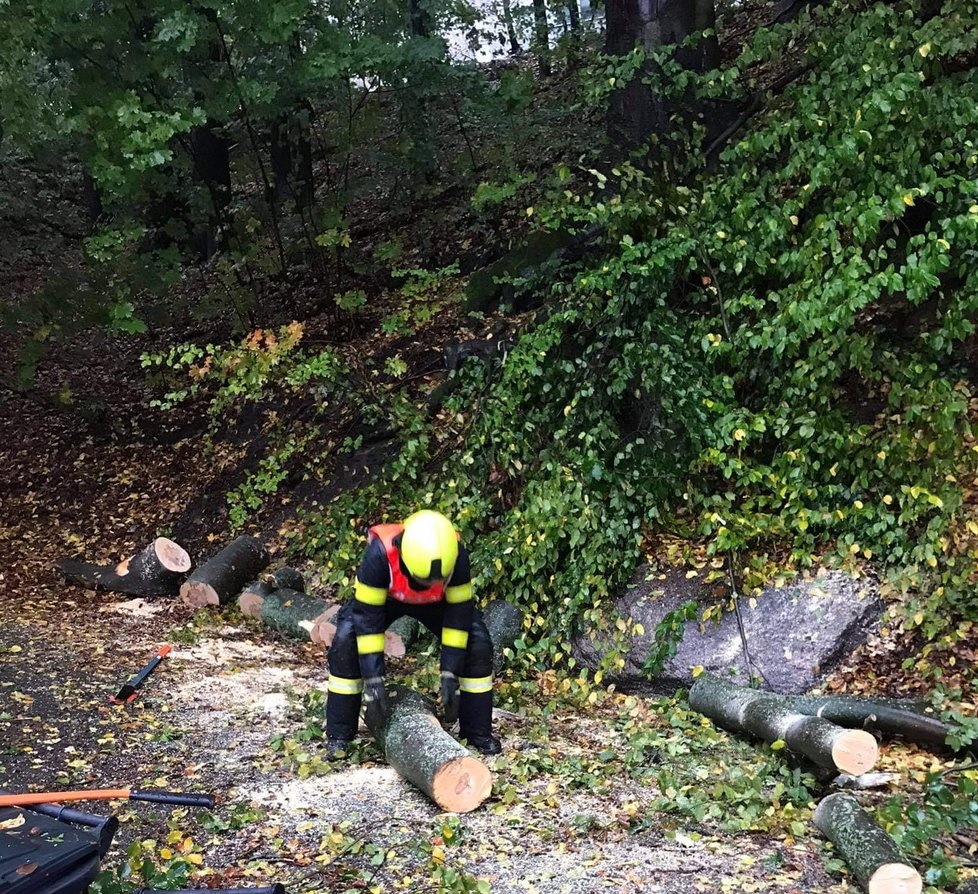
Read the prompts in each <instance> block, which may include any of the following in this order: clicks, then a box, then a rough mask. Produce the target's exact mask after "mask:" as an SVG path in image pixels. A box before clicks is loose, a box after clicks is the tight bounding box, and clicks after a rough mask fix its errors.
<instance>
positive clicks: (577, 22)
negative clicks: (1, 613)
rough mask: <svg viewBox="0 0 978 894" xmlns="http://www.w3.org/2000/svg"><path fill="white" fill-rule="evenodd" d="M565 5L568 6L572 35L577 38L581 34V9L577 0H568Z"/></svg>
mask: <svg viewBox="0 0 978 894" xmlns="http://www.w3.org/2000/svg"><path fill="white" fill-rule="evenodd" d="M565 5H566V6H567V17H568V19H569V20H570V33H571V34H572V35H574V37H575V38H577V37H579V36H580V33H581V7H580V6H579V5H578V2H577V0H566V3H565Z"/></svg>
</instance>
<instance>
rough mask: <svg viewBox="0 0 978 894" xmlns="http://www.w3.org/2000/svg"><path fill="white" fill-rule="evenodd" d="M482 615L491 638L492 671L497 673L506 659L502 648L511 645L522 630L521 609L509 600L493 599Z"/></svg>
mask: <svg viewBox="0 0 978 894" xmlns="http://www.w3.org/2000/svg"><path fill="white" fill-rule="evenodd" d="M482 616H483V619H484V620H485V622H486V628H487V629H488V630H489V636H490V638H491V639H492V671H493V673H494V674H498V673H499V671H500V670H501V669H502V666H503V663H504V662H505V660H506V658H505V656H504V655H503V650H504V649H508V648H509V647H510V646H512V645H513V643H515V642H516V640H517V638H518V637H519V635H520V633H521V632H522V631H523V610H522V609H519V608H517V607H516V606H515V605H513V604H512V603H511V602H504V601H503V600H502V599H494V600H493V601H492V602H490V603H489V604H488V605H487V606H486V607H485V609H484V610H483V612H482Z"/></svg>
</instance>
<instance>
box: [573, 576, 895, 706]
mask: <svg viewBox="0 0 978 894" xmlns="http://www.w3.org/2000/svg"><path fill="white" fill-rule="evenodd" d="M647 576H648V577H650V578H651V579H650V580H646V577H647ZM690 600H693V601H695V602H696V603H697V605H698V612H697V618H696V620H691V621H686V622H685V632H684V635H683V639H682V642H680V643H679V646H678V648H677V651H676V654H675V655H674V656H672V657H671V658H669V659H667V660H666V662H665V665H664V667H663V669H662V673H661V674H660V675H659V676H658V677H657V678H656V679H655V680H651V681H650V680H649V679H648V678H647V677H646V676H645V675H643V674H642V672H641V666H642V664H643V663H644V662H645V660H646V659H647V657H648V656H649V653H650V651H651V650H652V648H653V645H654V643H655V630H656V627H657V626H658V624H659V623H660V622H661V621H662V619H663V618H664V617H665V616H666V614H668V613H669V612H671V611H675V610H677V609H679V608H680V607H681V606H682V605H683V604H684V603H685V602H687V601H690ZM718 603H722V604H724V609H725V610H724V612H723V614H722V616H721V618H720V620H719V622H717V621H716V620H711V621H709V622H706V623H703V622H702V621H700V620H699V619H700V618H701V617H702V614H703V612H704V610H705V609H706V608H707V607H708V606H711V605H716V604H718ZM616 608H617V610H618V612H619V613H620V614H621V616H622V617H623V618H626V619H629V618H630V619H631V620H632V621H634V622H636V623H638V624H641V626H642V627H643V628H644V632H643V633H641V634H640V635H636V636H633V637H632V639H631V642H630V645H629V649H628V654H627V656H626V660H625V667H624V669H623V670H622V671H620V672H619V674H618V680H619V681H620V682H623V683H635V684H644V685H646V686H651V687H652V688H654V689H657V690H660V691H673V690H675V689H676V688H678V687H683V686H689V685H690V684H691V683H692V680H693V675H692V671H693V668H695V667H697V666H700V667H702V668H703V669H704V670H706V671H708V672H709V673H712V674H715V675H716V676H719V677H722V678H724V679H728V680H732V681H733V682H737V683H749V682H750V677H751V675H753V676H754V677H755V678H759V679H760V681H761V683H762V685H764V686H765V688H767V689H770V690H771V691H773V692H781V693H803V692H807V691H808V690H809V689H811V688H812V687H814V686H816V685H817V684H818V683H819V681H820V680H821V679H822V678H823V677H824V676H825V675H826V674H828V673H829V672H830V671H832V670H833V669H834V668H835V667H836V666H837V665H838V664H839V662H840V661H841V660H842V659H844V658H845V657H846V656H848V655H850V654H851V653H852V652H853V651H854V650H855V648H856V647H857V646H859V645H861V644H862V643H864V642H865V641H866V638H867V637H868V635H869V633H870V632H871V631H872V630H873V628H874V626H875V625H876V623H877V622H878V621H879V618H880V616H881V615H882V613H883V604H882V602H881V601H880V598H879V593H878V590H877V587H876V585H875V583H874V582H873V581H870V580H867V579H856V578H853V577H852V576H850V575H848V574H846V573H844V572H841V571H826V572H823V573H821V574H819V575H818V576H817V577H816V578H815V579H813V580H802V579H798V580H797V581H796V582H793V583H791V584H789V585H787V586H783V587H770V588H768V589H766V590H764V591H763V592H761V593H760V594H759V595H758V596H757V597H756V599H755V600H754V604H753V607H752V606H751V602H750V600H747V599H743V598H742V599H741V604H740V614H741V617H742V619H743V629H744V636H743V637H741V635H740V630H739V625H738V623H737V617H736V613H735V612H734V611H729V610H726V609H728V608H729V599H728V598H727V597H718V596H717V595H715V594H714V593H712V592H711V591H710V590H708V588H707V587H706V586H705V585H704V584H703V583H702V582H700V580H699V579H695V578H694V579H692V580H690V579H687V578H686V576H685V573H684V572H682V571H670V572H668V573H666V575H665V576H664V579H661V578H660V577H659V576H658V575H656V576H652V575H650V574H649V569H648V568H647V567H643V568H640V569H639V571H638V573H637V574H636V576H635V578H634V580H633V583H632V585H631V586H630V588H629V589H628V590H627V591H626V592H625V594H624V595H623V596H621V597H620V598H619V599H618V600H617V602H616ZM744 641H746V644H747V652H748V654H749V656H750V670H748V662H747V660H746V658H745V655H744ZM606 649H607V640H606V639H604V638H602V637H601V636H600V635H598V636H597V637H595V638H594V639H591V638H589V637H588V636H585V635H580V636H578V637H576V638H575V641H574V655H575V657H576V658H577V660H578V661H580V662H582V663H584V664H585V665H586V666H588V667H591V668H595V667H597V666H598V664H599V662H600V660H601V657H602V656H603V655H604V654H605V652H606Z"/></svg>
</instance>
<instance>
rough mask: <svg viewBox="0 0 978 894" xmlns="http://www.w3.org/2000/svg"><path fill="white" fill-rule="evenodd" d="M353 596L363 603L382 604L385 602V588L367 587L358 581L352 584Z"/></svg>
mask: <svg viewBox="0 0 978 894" xmlns="http://www.w3.org/2000/svg"><path fill="white" fill-rule="evenodd" d="M353 596H354V598H355V599H356V600H357V602H362V603H363V604H364V605H383V604H384V603H385V602H387V590H386V589H385V588H384V587H368V586H367V585H366V584H364V583H361V582H360V581H357V582H356V583H355V584H354V585H353Z"/></svg>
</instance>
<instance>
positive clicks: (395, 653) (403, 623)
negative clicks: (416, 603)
mask: <svg viewBox="0 0 978 894" xmlns="http://www.w3.org/2000/svg"><path fill="white" fill-rule="evenodd" d="M428 633H429V631H428V628H427V627H425V626H424V624H422V623H421V622H420V621H419V620H418V619H417V618H412V617H411V616H410V615H402V616H401V617H400V618H398V619H397V620H396V621H395V622H394V623H393V624H391V625H390V627H388V628H387V630H385V631H384V654H385V655H387V656H388V657H389V658H403V657H404V656H405V655H406V654H407V650H408V649H410V648H411V646H413V645H414V644H415V643H417V642H418V641H419V640H421V639H422V638H423V637H424V636H425V635H426V634H428Z"/></svg>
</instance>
